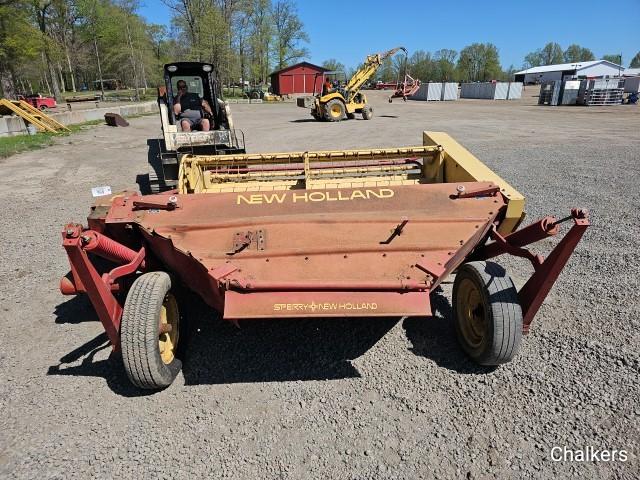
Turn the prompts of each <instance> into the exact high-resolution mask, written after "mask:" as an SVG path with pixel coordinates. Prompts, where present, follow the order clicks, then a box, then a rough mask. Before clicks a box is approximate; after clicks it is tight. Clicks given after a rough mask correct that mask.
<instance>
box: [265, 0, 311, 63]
mask: <svg viewBox="0 0 640 480" xmlns="http://www.w3.org/2000/svg"><path fill="white" fill-rule="evenodd" d="M271 15H272V18H273V29H274V37H275V52H276V65H277V68H278V69H281V68H284V67H286V66H287V65H290V64H291V63H294V62H296V61H298V60H301V59H303V58H304V57H306V56H308V55H309V51H308V50H307V49H306V48H302V47H300V42H308V41H309V37H308V35H307V34H306V32H305V31H304V25H303V24H302V21H301V20H300V18H299V17H298V13H297V12H296V7H295V5H294V4H293V3H291V0H277V1H276V3H275V4H274V5H273V7H272V9H271Z"/></svg>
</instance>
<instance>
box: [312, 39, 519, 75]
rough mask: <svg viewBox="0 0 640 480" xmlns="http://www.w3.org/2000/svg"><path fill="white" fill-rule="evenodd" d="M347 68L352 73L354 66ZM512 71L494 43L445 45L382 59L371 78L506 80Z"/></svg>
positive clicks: (338, 66)
mask: <svg viewBox="0 0 640 480" xmlns="http://www.w3.org/2000/svg"><path fill="white" fill-rule="evenodd" d="M368 53H372V52H368ZM322 66H323V67H325V68H329V69H330V70H343V71H345V67H344V65H343V64H342V63H340V62H339V61H337V60H336V59H334V58H331V59H328V60H326V61H325V62H324V63H323V65H322ZM346 71H347V72H348V74H349V75H352V74H353V73H354V72H355V71H356V69H351V70H349V69H347V70H346ZM513 71H515V69H514V68H513V67H510V68H509V69H508V70H507V71H504V70H503V69H502V67H501V66H500V56H499V53H498V48H497V47H496V46H495V45H493V44H492V43H473V44H471V45H468V46H466V47H464V48H463V49H462V50H460V52H458V51H456V50H451V49H446V48H445V49H441V50H436V51H435V52H433V53H431V52H428V51H425V50H417V51H415V52H414V53H413V54H411V55H410V56H409V57H408V58H405V57H404V56H402V55H396V56H395V57H393V58H388V59H386V60H385V61H384V62H383V64H382V65H381V66H380V68H379V69H378V71H377V73H376V76H375V78H374V79H373V80H374V81H382V82H395V81H402V80H403V79H404V74H405V72H406V73H408V74H410V75H411V76H412V77H413V78H416V79H419V80H421V81H423V82H427V81H432V82H460V81H463V82H466V81H469V82H473V81H487V80H508V79H509V78H510V76H511V75H512V73H513Z"/></svg>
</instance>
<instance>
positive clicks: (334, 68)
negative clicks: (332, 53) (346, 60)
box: [322, 58, 346, 72]
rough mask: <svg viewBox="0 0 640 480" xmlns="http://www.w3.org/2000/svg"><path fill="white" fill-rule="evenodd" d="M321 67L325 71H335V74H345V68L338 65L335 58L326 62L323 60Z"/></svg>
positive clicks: (342, 65) (340, 64)
mask: <svg viewBox="0 0 640 480" xmlns="http://www.w3.org/2000/svg"><path fill="white" fill-rule="evenodd" d="M322 66H323V67H324V68H326V69H327V70H331V71H336V72H346V68H345V67H344V64H342V63H340V62H339V61H338V60H336V59H335V58H329V59H328V60H325V61H324V62H322Z"/></svg>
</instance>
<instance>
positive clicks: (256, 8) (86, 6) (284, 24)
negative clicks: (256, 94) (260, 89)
mask: <svg viewBox="0 0 640 480" xmlns="http://www.w3.org/2000/svg"><path fill="white" fill-rule="evenodd" d="M162 1H163V2H164V3H165V4H166V5H167V6H168V7H169V10H170V11H171V18H168V19H167V20H170V26H169V27H167V26H165V25H159V24H153V23H150V22H148V21H146V20H145V19H144V18H143V17H142V16H140V15H139V14H138V13H137V11H138V7H139V4H138V3H137V2H138V0H0V94H2V95H3V96H5V97H8V98H14V97H15V96H16V94H17V93H18V92H20V93H30V92H49V93H52V94H53V95H54V96H56V98H58V99H59V100H60V99H61V98H62V96H63V92H76V91H79V90H104V88H105V81H104V80H106V79H113V80H116V81H117V83H118V84H119V85H122V86H126V87H129V88H133V89H135V92H136V94H137V93H138V89H142V88H148V87H155V86H157V85H159V84H161V83H162V82H163V80H162V65H164V64H165V63H169V62H171V61H178V60H180V61H190V60H191V61H202V62H209V63H212V64H213V65H214V67H215V68H216V71H217V72H218V75H219V76H220V79H221V80H222V81H223V82H224V83H232V82H239V81H240V80H242V81H248V82H251V83H260V82H266V81H267V78H268V75H269V73H271V71H272V70H273V69H277V68H283V67H285V66H287V65H289V64H291V63H295V62H297V61H299V60H301V59H302V58H304V57H306V56H308V51H307V50H306V48H304V46H303V43H304V42H306V41H308V37H307V34H306V33H305V31H304V26H303V24H302V21H301V20H300V18H299V17H298V14H297V11H296V8H295V6H294V4H293V2H292V0H162Z"/></svg>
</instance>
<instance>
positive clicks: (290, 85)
mask: <svg viewBox="0 0 640 480" xmlns="http://www.w3.org/2000/svg"><path fill="white" fill-rule="evenodd" d="M326 71H328V70H327V69H326V68H323V67H319V66H318V65H314V64H312V63H309V62H301V63H296V64H295V65H291V66H290V67H286V68H283V69H282V70H278V71H277V72H273V73H272V74H271V89H272V91H273V93H275V94H276V95H287V94H305V93H306V94H311V93H313V82H314V79H315V76H316V74H317V73H322V72H326ZM315 81H316V92H319V91H320V90H321V89H322V77H318V78H317V79H315Z"/></svg>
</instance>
